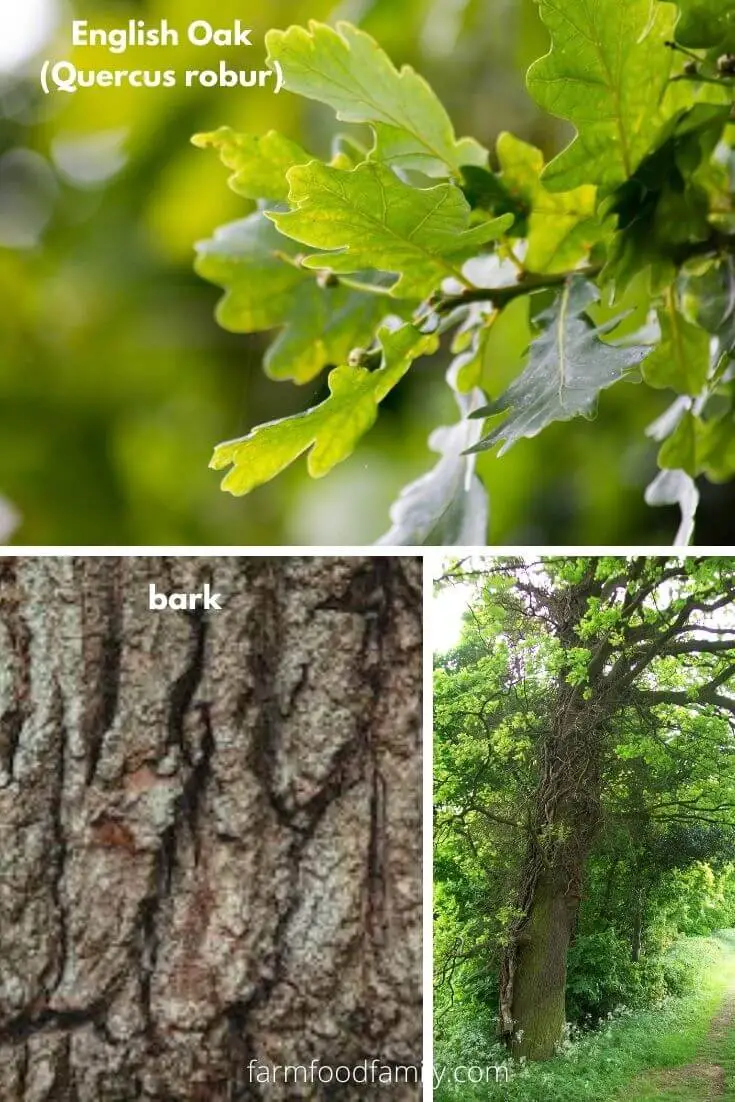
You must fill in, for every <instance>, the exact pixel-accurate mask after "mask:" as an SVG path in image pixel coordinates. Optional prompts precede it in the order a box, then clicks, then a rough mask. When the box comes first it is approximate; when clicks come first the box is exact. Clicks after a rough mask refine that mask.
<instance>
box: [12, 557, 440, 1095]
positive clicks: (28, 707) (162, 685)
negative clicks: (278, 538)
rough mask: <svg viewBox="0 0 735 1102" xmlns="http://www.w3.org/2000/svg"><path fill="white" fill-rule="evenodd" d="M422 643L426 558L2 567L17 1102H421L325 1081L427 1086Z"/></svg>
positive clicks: (22, 562) (24, 561)
mask: <svg viewBox="0 0 735 1102" xmlns="http://www.w3.org/2000/svg"><path fill="white" fill-rule="evenodd" d="M205 583H209V584H210V586H211V593H212V594H219V595H220V603H221V609H219V610H218V609H217V608H216V607H213V608H211V609H210V610H205V609H202V608H201V607H195V608H189V609H186V610H178V609H175V608H174V609H172V608H165V609H161V610H157V609H156V610H151V609H149V586H150V585H151V584H154V585H155V587H156V592H157V593H165V594H171V593H186V594H193V593H197V592H203V586H204V584H205ZM201 603H202V602H201V601H200V602H198V605H199V606H201ZM421 634H422V625H421V563H420V560H418V559H413V558H400V559H399V558H384V557H375V558H372V557H350V558H347V557H344V558H341V557H313V558H311V557H303V558H302V557H285V558H257V557H246V558H238V557H234V556H233V557H223V558H218V557H204V558H200V557H196V558H195V557H186V558H173V557H151V558H147V557H132V558H127V557H126V558H110V557H104V558H97V557H69V558H60V557H59V558H57V557H49V558H46V557H18V558H14V559H13V558H10V559H5V560H2V561H1V562H0V1098H2V1099H3V1100H4V1102H5V1100H7V1102H128V1100H135V1099H151V1100H166V1102H169V1100H171V1102H174V1100H202V1102H204V1100H207V1102H208V1100H212V1102H219V1100H223V1102H224V1100H230V1099H232V1100H237V1099H243V1100H248V1099H260V1098H274V1099H280V1098H317V1099H319V1098H331V1097H335V1096H338V1097H340V1098H345V1099H352V1098H355V1099H357V1098H376V1099H380V1098H384V1097H385V1098H387V1097H390V1098H392V1099H398V1100H401V1099H414V1098H419V1097H420V1092H421V1088H420V1086H419V1085H416V1084H404V1085H390V1086H389V1085H386V1084H387V1081H388V1080H387V1079H386V1078H384V1079H383V1080H382V1081H381V1082H373V1083H371V1081H370V1079H369V1078H368V1081H367V1083H363V1084H361V1085H360V1084H357V1083H355V1082H353V1083H351V1084H349V1083H348V1084H346V1085H339V1083H338V1082H337V1081H334V1080H332V1081H331V1082H330V1081H329V1074H330V1073H329V1069H333V1068H337V1067H339V1066H343V1067H349V1068H355V1067H357V1066H358V1065H360V1064H362V1063H363V1062H364V1061H367V1062H368V1065H369V1063H370V1061H377V1062H379V1064H380V1066H381V1067H384V1068H385V1069H388V1068H391V1069H394V1070H396V1072H398V1070H399V1069H400V1066H402V1065H416V1066H417V1067H420V1062H421V1035H422V995H421V917H422V911H421V741H420V718H421V704H420V688H421ZM312 1061H316V1062H317V1064H318V1065H319V1067H321V1068H322V1069H323V1076H322V1077H321V1078H320V1077H318V1076H315V1075H314V1074H313V1073H312V1080H311V1081H306V1082H304V1081H295V1082H294V1081H291V1082H289V1083H284V1082H283V1080H282V1079H281V1080H279V1079H278V1075H277V1072H276V1071H274V1070H272V1069H274V1068H275V1066H276V1065H279V1066H283V1065H302V1066H303V1065H305V1066H306V1067H307V1069H308V1067H309V1065H311V1064H312ZM258 1069H260V1070H258ZM264 1069H270V1070H269V1073H268V1078H265V1076H266V1072H265V1070H264ZM271 1071H272V1076H273V1077H272V1078H270V1074H271ZM369 1074H370V1069H369V1067H368V1075H369ZM386 1074H387V1072H386ZM258 1076H259V1078H258ZM394 1082H395V1081H394ZM398 1082H399V1083H400V1080H398Z"/></svg>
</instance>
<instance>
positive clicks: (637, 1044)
mask: <svg viewBox="0 0 735 1102" xmlns="http://www.w3.org/2000/svg"><path fill="white" fill-rule="evenodd" d="M681 949H682V951H683V952H685V953H686V954H687V957H688V960H689V961H690V962H691V968H692V971H693V974H694V975H695V976H696V985H695V988H694V990H693V992H692V993H691V994H689V995H685V996H682V997H681V998H671V999H669V1000H667V1001H666V1002H665V1004H664V1005H663V1006H661V1007H658V1008H656V1009H653V1010H639V1011H635V1012H628V1013H625V1014H623V1015H622V1016H621V1017H619V1018H616V1019H614V1020H612V1021H610V1022H608V1023H607V1024H606V1025H605V1026H604V1027H603V1028H602V1029H600V1030H598V1031H596V1032H594V1033H589V1034H587V1035H585V1036H584V1037H582V1038H581V1039H580V1040H579V1041H576V1042H574V1043H573V1044H570V1045H569V1046H567V1049H566V1051H565V1052H563V1053H562V1054H560V1055H559V1056H556V1057H554V1059H552V1060H548V1061H546V1062H544V1063H538V1064H532V1065H530V1066H529V1067H527V1068H525V1069H520V1070H517V1071H515V1072H514V1073H512V1074H511V1079H510V1082H509V1083H508V1084H499V1085H497V1086H496V1085H495V1084H491V1085H490V1086H488V1085H487V1084H485V1083H482V1084H481V1085H476V1086H473V1085H471V1084H469V1083H462V1084H458V1085H457V1086H452V1085H450V1084H447V1082H446V1079H445V1082H444V1084H443V1085H442V1086H439V1087H438V1088H437V1089H436V1091H435V1095H434V1097H435V1098H436V1100H437V1102H459V1100H460V1099H462V1100H463V1102H475V1100H476V1102H479V1100H481V1099H482V1102H488V1100H492V1102H500V1100H503V1102H618V1100H620V1102H654V1100H666V1102H674V1100H676V1102H699V1099H706V1098H710V1097H717V1098H721V1099H725V1100H729V1102H735V1031H734V1030H732V1029H729V1030H723V1031H720V1032H721V1035H720V1036H712V1035H710V1036H709V1037H708V1033H709V1031H710V1024H711V1022H712V1019H713V1018H714V1017H715V1015H716V1014H717V1012H718V1010H719V1008H720V1006H721V1004H722V1002H723V999H724V997H725V994H726V992H727V991H728V989H730V988H732V986H733V984H735V931H733V930H728V931H723V932H722V933H720V934H717V935H713V936H712V937H709V938H687V939H686V940H685V941H684V942H683V943H682V945H681ZM436 1048H437V1051H436V1054H435V1062H436V1064H437V1066H441V1065H442V1064H444V1063H446V1064H447V1065H449V1067H450V1068H451V1067H456V1066H457V1065H460V1064H463V1065H471V1064H474V1065H477V1064H480V1065H481V1066H482V1067H484V1066H485V1065H486V1064H493V1063H499V1062H500V1060H501V1058H502V1057H501V1056H500V1053H499V1052H498V1050H497V1049H491V1048H490V1047H489V1046H488V1045H487V1044H485V1045H483V1044H482V1041H481V1038H480V1037H479V1035H478V1033H477V1032H476V1031H474V1032H473V1030H472V1028H469V1029H467V1030H466V1032H465V1034H464V1037H459V1038H457V1037H454V1038H453V1039H452V1042H451V1044H449V1043H447V1044H445V1045H442V1044H441V1043H438V1044H437V1046H436ZM694 1062H698V1063H699V1062H701V1063H702V1064H707V1065H717V1066H718V1067H719V1068H722V1069H724V1073H723V1072H717V1076H718V1081H717V1091H718V1093H716V1094H713V1093H711V1092H712V1091H713V1089H714V1086H713V1082H712V1081H711V1080H707V1079H705V1078H699V1077H697V1076H696V1075H692V1074H687V1075H685V1076H684V1078H683V1079H677V1076H676V1075H675V1074H674V1073H673V1072H669V1073H665V1072H662V1071H660V1070H657V1069H672V1068H676V1067H679V1068H684V1067H685V1066H686V1065H689V1064H692V1063H694ZM723 1077H724V1084H725V1085H724V1088H723V1082H722V1080H723ZM723 1089H724V1092H725V1093H723Z"/></svg>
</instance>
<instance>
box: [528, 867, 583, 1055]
mask: <svg viewBox="0 0 735 1102" xmlns="http://www.w3.org/2000/svg"><path fill="white" fill-rule="evenodd" d="M577 903H578V900H577V899H573V898H570V897H569V896H568V895H565V894H564V891H563V890H562V889H561V888H560V886H559V885H555V884H554V883H553V882H552V881H549V880H547V879H546V878H545V877H542V878H541V879H540V880H539V882H538V884H537V886H536V891H535V893H534V897H533V903H532V905H531V909H530V911H529V914H528V920H527V922H526V924H525V925H524V927H523V933H522V935H521V938H520V940H519V943H518V948H517V953H516V965H515V967H516V979H515V985H514V992H513V1017H514V1020H515V1023H516V1027H515V1028H516V1032H515V1039H514V1041H513V1044H512V1051H513V1055H514V1056H516V1057H520V1056H525V1057H526V1058H527V1059H529V1060H545V1059H548V1057H549V1056H552V1055H553V1052H554V1047H555V1045H556V1044H557V1043H558V1041H559V1039H560V1037H561V1035H562V1031H563V1028H564V1020H565V1013H564V992H565V988H566V977H567V951H568V949H569V943H570V939H571V935H572V929H573V926H574V921H575V917H576V913H577Z"/></svg>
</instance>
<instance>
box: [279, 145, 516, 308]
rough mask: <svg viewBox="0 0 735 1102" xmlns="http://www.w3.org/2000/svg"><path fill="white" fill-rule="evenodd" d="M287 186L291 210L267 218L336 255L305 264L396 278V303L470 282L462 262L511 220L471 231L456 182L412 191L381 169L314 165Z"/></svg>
mask: <svg viewBox="0 0 735 1102" xmlns="http://www.w3.org/2000/svg"><path fill="white" fill-rule="evenodd" d="M288 181H289V184H290V192H289V196H290V202H291V205H292V210H290V211H288V212H286V213H285V214H284V213H279V212H274V213H271V212H268V217H269V218H271V219H272V220H273V222H274V223H275V225H276V227H277V229H279V230H280V231H281V233H283V234H285V236H286V237H291V238H293V239H294V240H295V241H300V242H302V243H303V244H305V245H312V246H314V247H316V248H319V249H332V250H334V251H333V252H330V253H319V254H318V255H316V256H307V257H306V258H305V259H304V261H303V266H304V267H305V268H310V269H311V268H315V269H317V270H319V269H323V268H328V269H329V271H331V272H337V273H341V274H344V273H350V272H361V271H365V270H368V269H377V270H379V271H383V272H391V273H393V274H394V275H397V276H398V278H397V279H396V280H395V282H393V283H392V284H391V286H390V294H391V295H393V296H395V297H397V298H408V299H420V298H422V297H424V296H425V295H429V294H431V292H432V291H433V290H434V288H435V287H438V286H439V285H440V283H441V281H442V279H446V278H447V277H449V278H454V279H457V280H458V281H459V282H460V283H463V282H464V276H463V275H462V269H461V261H462V260H466V259H467V258H468V257H469V256H471V255H472V253H473V252H475V251H476V250H477V249H478V248H479V247H480V246H481V245H484V244H486V243H487V242H488V241H491V240H494V239H495V238H497V237H499V236H500V235H501V233H502V232H503V231H504V230H506V229H507V228H508V226H509V225H510V222H511V220H512V219H511V216H510V215H502V216H501V217H500V218H496V219H494V220H493V221H492V222H482V223H480V225H479V226H475V227H474V228H473V229H469V216H470V207H469V204H468V203H467V201H466V200H465V198H464V196H463V195H462V193H461V192H460V191H459V190H458V189H457V188H456V187H454V186H453V185H452V184H437V185H436V187H433V188H427V189H421V188H414V187H410V186H409V185H408V184H403V183H401V181H400V180H399V179H398V177H397V176H396V175H395V173H394V172H392V171H391V170H390V169H389V168H386V167H385V166H384V165H381V164H362V165H358V166H357V168H354V169H352V170H350V171H349V172H343V171H341V170H340V169H337V168H330V167H329V166H328V165H323V164H320V163H319V162H317V161H311V162H310V163H309V164H308V165H302V166H300V167H298V166H297V167H296V168H292V169H291V170H290V172H289V173H288Z"/></svg>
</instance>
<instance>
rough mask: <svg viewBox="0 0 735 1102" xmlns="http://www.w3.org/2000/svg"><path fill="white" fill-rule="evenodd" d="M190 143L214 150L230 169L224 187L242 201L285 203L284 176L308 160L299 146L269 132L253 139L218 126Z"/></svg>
mask: <svg viewBox="0 0 735 1102" xmlns="http://www.w3.org/2000/svg"><path fill="white" fill-rule="evenodd" d="M191 140H192V142H193V143H194V145H197V146H199V148H200V149H207V148H212V149H216V150H217V152H218V153H219V156H220V160H221V161H222V164H223V165H225V167H226V168H231V169H233V174H232V176H230V178H229V180H228V181H227V182H228V184H229V185H230V187H231V188H232V190H233V191H236V192H237V193H238V195H244V196H245V198H246V199H271V200H274V201H282V202H285V201H286V199H287V198H288V181H287V179H286V173H287V172H288V170H289V168H292V167H293V166H294V165H302V164H305V163H306V162H307V161H310V160H311V156H310V155H309V154H308V153H307V152H306V151H305V150H304V149H302V148H301V146H300V145H298V144H297V143H296V142H292V141H291V140H290V138H284V136H283V134H279V133H278V131H277V130H269V131H268V133H267V134H264V135H263V136H262V137H260V138H257V137H254V136H253V135H252V134H238V133H236V132H235V131H234V130H232V129H231V127H229V126H221V127H220V128H219V130H214V131H212V132H211V133H209V134H195V135H194V137H193V138H192V139H191Z"/></svg>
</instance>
